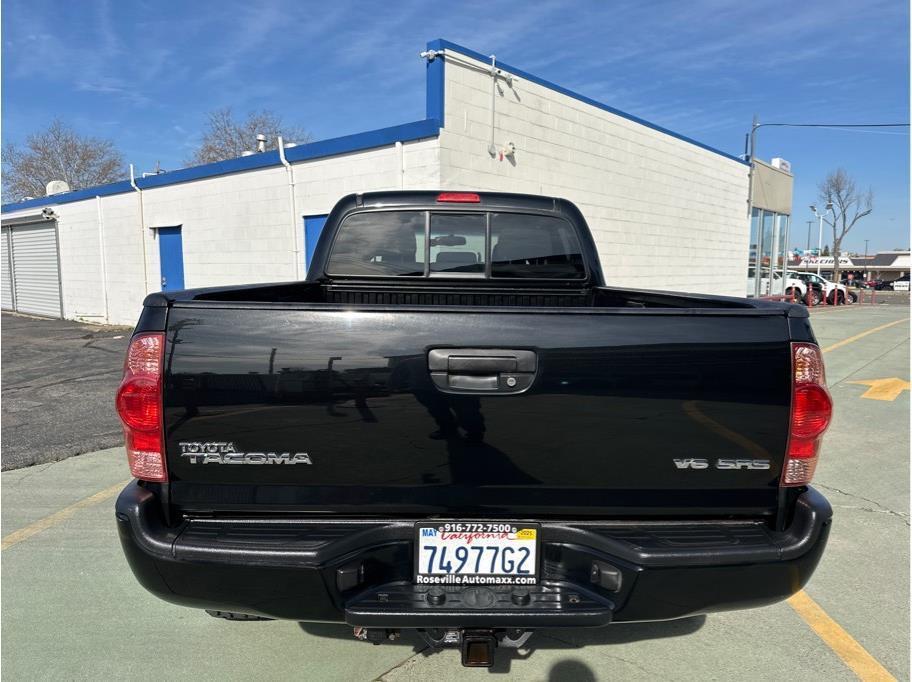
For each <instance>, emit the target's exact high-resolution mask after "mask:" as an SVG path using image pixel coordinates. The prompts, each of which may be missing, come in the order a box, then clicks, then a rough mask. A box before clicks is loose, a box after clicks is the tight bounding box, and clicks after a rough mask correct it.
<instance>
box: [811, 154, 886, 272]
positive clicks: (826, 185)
mask: <svg viewBox="0 0 912 682" xmlns="http://www.w3.org/2000/svg"><path fill="white" fill-rule="evenodd" d="M817 190H818V192H819V193H820V201H821V202H823V203H831V204H833V220H832V221H831V220H829V219H828V218H824V222H826V224H827V225H829V226H830V227H832V228H833V261H834V262H833V281H835V282H839V254H840V253H841V250H842V240H843V239H844V238H845V236H846V235H847V234H848V233H849V230H851V229H852V228H853V227H855V224H856V223H857V222H858V221H859V220H861V219H862V218H864V217H865V216H866V215H868V214H869V213H871V211H873V210H874V191H873V190H871V189H868V191H867V192H861V191H859V190H858V187H857V185H856V184H855V179H854V178H852V177H851V176H850V175H849V174H848V173H847V172H846V171H845V169H844V168H837V169H836V170H835V171H833V172H831V173H830V174H829V175H827V176H826V179H825V180H824V181H823V182H821V183H820V184H819V185H817Z"/></svg>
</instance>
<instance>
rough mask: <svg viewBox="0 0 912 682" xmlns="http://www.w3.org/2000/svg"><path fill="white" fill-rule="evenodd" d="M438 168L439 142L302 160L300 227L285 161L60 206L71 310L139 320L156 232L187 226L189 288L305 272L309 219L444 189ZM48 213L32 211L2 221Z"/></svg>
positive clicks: (153, 268) (154, 274) (152, 286)
mask: <svg viewBox="0 0 912 682" xmlns="http://www.w3.org/2000/svg"><path fill="white" fill-rule="evenodd" d="M439 168H440V166H439V149H438V141H437V138H430V139H426V140H416V141H413V142H406V143H404V144H402V145H388V146H386V147H381V148H377V149H371V150H366V151H362V152H352V153H349V154H340V155H338V156H333V157H327V158H322V159H315V160H312V161H305V162H301V163H296V164H294V182H295V219H294V227H292V212H291V211H292V209H291V201H290V197H289V186H288V171H287V170H286V169H285V168H284V167H283V166H276V167H271V168H265V169H260V170H253V171H246V172H241V173H234V174H231V175H224V176H219V177H214V178H205V179H201V180H194V181H191V182H183V183H179V184H175V185H167V186H164V187H156V188H154V189H147V190H144V191H143V192H142V196H141V197H140V195H139V194H138V193H137V192H130V193H127V194H117V195H114V196H108V197H102V198H101V199H100V200H96V199H87V200H84V201H77V202H72V203H66V204H58V205H54V206H53V209H54V211H55V212H56V213H57V215H58V216H59V217H58V220H57V225H58V233H59V240H60V261H61V262H60V269H61V277H62V288H63V305H64V316H65V317H67V318H69V319H79V320H86V321H90V322H109V323H112V324H126V325H132V324H135V323H136V320H137V318H138V317H139V313H140V309H141V304H142V300H143V298H144V297H145V295H146V294H147V293H150V292H154V291H158V290H160V289H161V274H160V273H161V271H160V268H159V252H158V235H157V232H156V230H155V229H151V228H158V227H169V226H175V225H180V226H181V237H182V242H183V252H184V284H185V286H187V287H188V288H189V287H205V286H218V285H229V284H247V283H256V282H277V281H283V280H293V279H296V278H299V277H303V273H304V255H303V254H304V238H303V233H304V221H303V216H306V215H319V214H324V213H329V211H330V209H332V207H333V205H334V204H335V203H336V202H337V201H338V200H339V199H340V198H341V197H343V196H344V195H346V194H350V193H352V192H368V191H374V190H388V189H398V188H400V187H409V188H413V189H431V188H436V187H438V186H439V185H440V174H439ZM97 201H100V203H101V213H102V216H101V221H99V214H98V205H97V203H96V202H97ZM140 201H141V202H142V220H141V218H140ZM39 214H40V209H32V210H26V211H19V212H10V213H8V214H4V215H3V218H4V219H7V218H10V219H12V218H18V217H22V216H28V215H31V216H34V215H39ZM100 223H101V225H103V228H104V252H105V255H106V257H105V259H104V265H105V269H106V275H107V286H106V287H105V286H104V284H103V281H104V279H103V269H102V255H101V253H102V249H101V236H100V234H101V230H100ZM144 242H145V244H144ZM144 246H145V254H144V253H143V247H144ZM144 258H145V261H144ZM296 261H297V262H298V263H299V267H298V269H297V270H296V268H295V263H296ZM144 262H145V266H146V267H145V269H144V267H143V263H144ZM144 278H145V284H144V281H143V280H144ZM105 291H107V301H105V296H104V292H105ZM106 303H107V310H108V312H107V315H105V305H106Z"/></svg>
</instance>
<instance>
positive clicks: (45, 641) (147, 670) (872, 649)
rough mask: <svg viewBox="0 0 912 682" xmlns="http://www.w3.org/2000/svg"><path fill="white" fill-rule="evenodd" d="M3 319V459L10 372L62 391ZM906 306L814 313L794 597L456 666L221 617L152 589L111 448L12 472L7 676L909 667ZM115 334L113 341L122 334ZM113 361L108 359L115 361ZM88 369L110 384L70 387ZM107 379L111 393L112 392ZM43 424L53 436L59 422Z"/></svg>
mask: <svg viewBox="0 0 912 682" xmlns="http://www.w3.org/2000/svg"><path fill="white" fill-rule="evenodd" d="M8 319H9V318H8V316H6V315H4V317H3V324H4V332H3V334H4V337H3V347H4V349H3V363H4V368H3V372H4V376H3V379H4V387H3V394H4V396H3V397H4V398H5V399H6V400H4V406H3V427H4V429H3V436H4V440H3V445H4V452H3V459H4V468H5V469H6V468H7V465H6V458H7V453H8V451H7V446H8V441H7V438H8V433H9V431H8V430H7V420H8V418H11V417H16V415H17V414H21V413H20V412H17V411H16V409H15V406H13V407H12V408H10V411H9V412H8V411H7V409H8V405H7V404H6V403H7V402H8V401H9V397H8V394H7V383H8V382H9V383H11V384H13V385H14V386H15V385H17V384H19V385H23V384H25V385H27V386H29V390H32V391H36V390H47V389H48V388H49V387H45V388H42V387H41V386H40V385H39V382H38V381H37V380H36V377H39V376H40V375H41V368H40V367H33V368H32V370H31V372H32V374H31V375H28V374H23V375H22V376H21V377H20V378H18V379H13V378H10V377H9V376H8V374H7V371H8V364H7V363H8V360H7V358H8V352H13V351H14V350H15V349H9V347H8V342H7V324H8ZM908 319H909V308H908V306H907V305H903V304H902V303H899V302H897V303H894V304H892V305H889V304H888V305H875V306H847V307H840V308H829V309H825V308H821V309H817V310H815V311H814V313H813V325H814V329H815V332H816V334H817V337H818V340H819V342H820V345H821V347H822V348H823V349H824V351H825V353H826V355H825V358H826V363H827V379H828V383H829V386H830V390H831V392H832V395H833V397H834V400H835V404H836V409H835V417H834V422H833V426H832V427H831V429H830V431H829V432H828V434H827V436H826V439H825V444H824V449H823V453H822V457H821V463H820V466H819V468H818V472H817V476H816V478H815V485H816V486H817V487H818V488H819V489H821V490H822V491H823V492H824V493H825V494H826V496H827V497H828V498H829V499H830V502H831V503H832V504H833V507H834V512H835V519H834V524H833V531H832V534H831V537H830V542H829V546H828V549H827V552H826V554H825V555H824V558H823V560H822V562H821V564H820V567H819V568H818V570H817V573H816V574H815V576H814V578H813V580H812V581H811V583H810V585H809V586H808V587H807V589H806V590H805V592H804V593H801V594H800V596H799V597H798V598H795V599H793V600H791V601H790V602H788V603H781V604H777V605H774V606H770V607H766V608H763V609H757V610H752V611H737V612H731V613H722V614H713V615H710V616H707V617H705V618H702V617H700V618H691V619H687V620H683V621H675V622H668V623H653V624H631V625H615V626H611V627H609V628H606V629H604V630H590V631H572V632H564V631H559V630H551V631H542V632H538V633H536V634H535V635H534V636H533V638H532V640H531V641H530V645H531V648H529V649H525V650H519V651H517V652H507V651H500V652H498V659H497V663H496V665H495V667H494V668H492V669H490V670H468V669H464V668H461V667H460V665H459V654H458V652H457V651H454V650H446V651H443V652H437V653H431V652H428V651H425V650H424V649H423V648H422V645H421V644H419V643H418V641H417V640H416V639H412V638H410V637H404V638H403V640H400V641H399V642H396V643H393V644H384V645H381V646H377V647H374V646H370V645H368V644H364V643H361V642H356V641H354V640H353V639H352V638H351V632H350V630H349V629H347V628H345V627H344V626H336V625H312V624H308V625H302V624H298V623H293V622H283V621H274V622H252V623H244V622H228V621H222V620H216V619H213V618H210V617H209V616H207V615H206V614H205V613H203V612H197V611H193V610H189V609H185V608H181V607H177V606H172V605H170V604H167V603H165V602H161V601H159V600H157V599H155V598H154V597H152V596H151V595H149V594H147V593H146V592H144V591H143V590H142V588H140V587H139V586H138V585H137V584H136V582H135V580H134V579H133V576H132V575H131V574H130V571H129V569H128V567H127V565H126V562H125V560H124V558H123V556H122V554H121V550H120V546H119V543H118V540H117V537H116V533H115V529H114V519H113V511H112V502H113V497H114V495H115V494H116V492H117V490H118V489H119V487H120V486H121V485H122V484H125V483H126V482H127V479H128V478H129V473H128V471H127V467H126V463H125V460H124V455H123V451H122V450H121V449H120V448H116V447H115V448H111V449H107V450H100V451H96V452H91V453H88V454H84V455H82V456H80V457H72V458H68V459H65V460H63V461H59V462H54V463H49V464H42V465H39V466H30V467H26V468H21V469H17V470H12V471H5V472H4V473H3V474H2V536H3V550H2V569H3V583H2V587H3V588H4V589H3V597H4V600H3V601H4V603H3V612H2V627H3V638H2V656H3V663H4V670H3V673H4V677H5V678H7V679H61V678H63V679H97V678H118V679H120V678H128V679H133V678H140V677H143V678H145V677H151V676H155V677H158V678H163V679H173V678H178V677H181V678H183V677H195V678H198V679H216V678H228V679H239V678H249V677H253V676H256V677H258V678H261V679H277V678H292V677H295V678H306V679H319V680H332V679H340V680H343V679H344V680H371V679H383V680H425V679H431V678H433V679H438V680H448V679H466V678H469V677H476V678H484V677H486V676H488V675H490V674H499V675H501V676H502V677H503V678H505V679H510V678H516V679H536V680H540V679H549V680H587V679H609V678H612V679H621V680H653V679H681V680H683V679H688V680H692V679H718V680H728V679H738V680H742V679H743V680H781V679H795V678H798V679H827V680H853V679H858V678H861V679H864V680H875V679H893V678H895V679H899V680H908V679H909V596H910V595H909V525H910V519H909V513H908V511H909V489H908V485H909V439H908V435H909V408H910V406H909V390H908V386H909V384H908V381H909V322H908ZM52 324H53V325H65V324H66V323H59V322H58V323H52ZM61 333H62V332H61ZM106 333H107V332H106ZM114 336H117V333H111V334H110V337H105V341H104V343H112V344H113V342H114V341H118V342H120V341H121V340H120V339H113V337H114ZM48 343H49V345H50V346H52V347H53V346H54V343H53V341H49V342H48ZM117 352H118V353H120V352H121V351H120V350H118V351H117ZM99 355H101V354H99ZM105 356H107V353H105ZM10 357H14V356H10ZM119 357H120V356H119V355H118V360H117V362H115V363H114V365H113V367H114V368H115V372H116V374H119ZM110 363H111V360H110V359H108V364H107V365H105V368H106V369H104V370H99V371H104V372H108V373H110V371H112V370H111V364H110ZM67 369H70V368H65V367H64V368H61V369H60V371H64V370H67ZM73 374H74V375H79V374H80V372H78V371H76V370H75V369H74V370H73ZM105 376H106V377H107V375H105ZM107 380H108V379H107V378H106V379H104V381H107ZM80 381H82V382H84V383H85V384H86V385H90V384H91V385H92V386H97V387H98V388H99V389H100V388H101V384H102V380H99V381H98V382H95V383H93V382H92V381H91V380H88V379H85V378H84V379H82V380H80V379H78V378H71V379H70V381H69V383H71V384H72V383H75V385H76V386H77V387H79V386H80V385H81V384H80V383H79V382H80ZM29 382H32V383H31V384H29ZM114 384H115V385H116V380H115V381H114ZM64 385H66V384H64ZM104 390H108V391H110V392H109V393H108V394H107V397H105V401H106V404H109V402H110V395H111V394H112V393H113V388H106V389H104ZM22 395H23V396H26V395H35V394H34V393H31V394H26V393H23V394H22ZM38 395H41V394H38ZM67 395H68V396H69V398H68V400H73V398H74V396H76V397H78V396H80V395H81V394H80V392H79V391H78V390H75V389H74V392H73V393H69V394H67ZM16 399H18V398H16V397H14V400H16ZM26 399H29V400H36V399H35V398H34V397H28V398H26ZM57 399H59V396H58V398H57ZM98 404H100V403H98ZM92 409H96V408H92ZM92 409H89V410H88V412H89V413H91V412H92ZM23 411H26V410H24V409H23ZM26 412H27V411H26ZM73 418H74V419H75V418H76V417H75V415H74V417H73ZM16 423H17V422H14V424H16ZM18 424H19V426H18V428H19V429H20V430H21V429H22V428H23V427H22V422H18ZM115 424H116V422H115ZM44 428H45V430H46V434H45V435H46V436H47V437H48V438H51V439H53V438H55V437H56V436H55V433H54V432H55V431H56V430H57V427H54V428H51V426H50V424H48V425H47V426H45V427H44ZM13 433H15V430H14V431H13ZM15 442H16V441H15V439H14V440H13V443H14V444H15ZM39 461H40V460H39Z"/></svg>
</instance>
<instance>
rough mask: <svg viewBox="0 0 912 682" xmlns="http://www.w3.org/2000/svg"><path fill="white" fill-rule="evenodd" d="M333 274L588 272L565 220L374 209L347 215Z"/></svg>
mask: <svg viewBox="0 0 912 682" xmlns="http://www.w3.org/2000/svg"><path fill="white" fill-rule="evenodd" d="M326 274H327V275H330V276H333V277H470V278H488V277H490V278H510V279H584V278H585V277H586V268H585V264H584V262H583V256H582V250H581V248H580V243H579V239H578V237H577V235H576V231H575V230H574V228H573V226H572V225H571V224H570V223H569V222H568V221H567V220H565V219H563V218H559V217H555V216H546V215H537V214H531V213H507V212H494V211H491V212H466V213H459V212H434V211H369V212H362V213H354V214H351V215H349V216H348V217H346V218H345V219H344V220H343V222H342V224H341V225H340V226H339V229H338V230H337V233H336V237H335V240H334V242H333V245H332V250H331V252H330V255H329V259H328V260H327V265H326Z"/></svg>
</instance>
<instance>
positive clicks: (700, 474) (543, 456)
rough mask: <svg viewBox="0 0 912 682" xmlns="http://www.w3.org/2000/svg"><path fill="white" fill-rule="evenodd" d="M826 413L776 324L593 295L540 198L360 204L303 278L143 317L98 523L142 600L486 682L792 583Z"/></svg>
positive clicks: (809, 335) (803, 347) (809, 528)
mask: <svg viewBox="0 0 912 682" xmlns="http://www.w3.org/2000/svg"><path fill="white" fill-rule="evenodd" d="M608 267H610V263H608ZM831 408H832V403H831V400H830V396H829V393H828V392H827V389H826V384H825V380H824V368H823V362H822V358H821V354H820V350H819V348H818V346H817V344H816V341H815V339H814V334H813V332H812V331H811V326H810V324H809V321H808V314H807V312H806V310H805V309H804V308H803V307H801V306H798V305H792V304H788V303H779V302H769V301H760V300H747V299H741V298H724V297H720V296H708V295H690V294H681V293H665V292H656V291H640V290H634V289H619V288H615V287H610V286H605V284H604V280H603V275H602V270H601V268H600V265H599V259H598V257H597V254H596V249H595V246H594V244H593V240H592V236H591V235H590V233H589V230H588V228H587V226H586V222H585V220H584V219H583V216H582V215H581V213H580V211H579V210H578V209H577V208H576V207H575V206H574V205H573V204H571V203H569V202H567V201H564V200H561V199H552V198H546V197H538V196H525V195H511V194H494V193H477V194H476V193H466V192H456V193H454V192H442V193H437V192H384V193H372V194H358V195H353V196H349V197H346V198H345V199H343V200H342V201H340V202H339V204H338V205H337V206H336V207H335V208H334V209H333V211H332V213H331V214H330V215H329V217H328V219H327V221H326V227H325V230H324V232H323V234H322V236H321V237H320V241H319V243H318V245H317V247H316V251H315V254H314V258H313V262H312V264H311V266H310V268H309V272H308V275H307V278H306V280H305V281H301V282H290V283H281V284H257V285H250V286H232V287H220V288H210V289H196V290H188V291H181V292H169V293H156V294H152V295H150V296H148V297H147V298H146V300H145V304H144V308H143V311H142V315H141V317H140V319H139V324H138V325H137V327H136V330H135V332H134V334H133V337H132V340H131V343H130V346H129V351H128V355H127V359H126V364H125V372H124V379H123V383H122V385H121V387H120V389H119V392H118V394H117V409H118V412H119V414H120V417H121V419H122V421H123V424H124V431H125V436H126V450H127V457H128V459H129V464H130V469H131V471H132V473H133V475H134V476H135V478H136V480H135V481H133V482H132V483H131V484H130V485H129V486H127V488H126V489H125V490H124V491H123V493H122V494H121V495H120V497H119V498H118V500H117V504H116V518H117V526H118V529H119V533H120V539H121V542H122V544H123V549H124V552H125V553H126V556H127V559H128V561H129V564H130V566H131V567H132V569H133V572H134V573H135V575H136V578H137V579H138V580H139V582H140V583H141V584H142V585H143V586H144V587H146V588H147V589H148V590H150V591H151V592H153V593H154V594H156V595H157V596H159V597H161V598H162V599H165V600H167V601H170V602H173V603H176V604H183V605H186V606H191V607H196V608H200V609H205V610H207V611H209V613H211V614H212V615H216V616H221V617H225V618H233V619H244V620H255V619H262V618H283V619H292V620H297V621H324V622H326V621H328V622H339V623H347V624H348V625H349V626H351V627H352V628H353V632H354V635H355V637H357V638H359V639H363V640H367V641H371V642H381V641H384V640H387V639H391V638H395V637H396V635H397V632H398V631H399V630H401V629H416V630H418V631H419V632H420V633H421V636H422V637H424V638H425V640H426V641H427V642H428V643H429V644H431V645H433V646H439V647H442V646H453V647H460V648H461V650H462V661H463V663H464V664H465V665H476V666H483V665H490V664H491V660H492V657H493V655H494V649H495V647H497V646H501V647H517V646H520V645H523V644H524V642H525V641H526V640H527V639H528V637H529V635H530V634H531V633H532V631H533V630H535V629H538V628H554V627H598V626H605V625H608V624H609V623H612V622H626V621H650V620H663V619H671V618H681V617H686V616H691V615H694V614H703V613H707V612H712V611H720V610H726V609H743V608H751V607H757V606H763V605H765V604H771V603H773V602H777V601H779V600H782V599H784V598H786V597H788V596H789V595H791V594H793V593H794V592H796V591H797V590H799V589H801V587H802V586H803V585H804V584H805V583H806V582H807V581H808V579H809V578H810V577H811V574H812V573H813V571H814V569H815V567H816V565H817V563H818V561H819V560H820V557H821V554H822V553H823V550H824V546H825V545H826V541H827V536H828V533H829V527H830V519H831V509H830V506H829V504H828V503H827V501H826V500H825V499H824V498H823V497H822V496H821V495H820V493H818V492H817V491H815V490H814V489H813V488H811V487H809V485H808V484H809V483H810V480H811V477H812V475H813V473H814V468H815V466H816V463H817V456H818V451H819V448H820V439H821V436H822V434H823V432H824V431H825V430H826V428H827V426H828V424H829V421H830V416H831Z"/></svg>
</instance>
